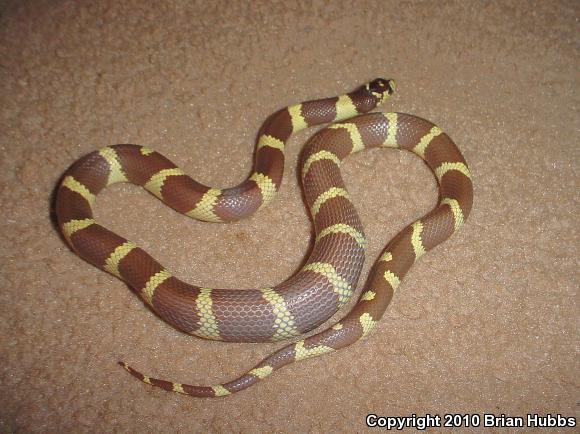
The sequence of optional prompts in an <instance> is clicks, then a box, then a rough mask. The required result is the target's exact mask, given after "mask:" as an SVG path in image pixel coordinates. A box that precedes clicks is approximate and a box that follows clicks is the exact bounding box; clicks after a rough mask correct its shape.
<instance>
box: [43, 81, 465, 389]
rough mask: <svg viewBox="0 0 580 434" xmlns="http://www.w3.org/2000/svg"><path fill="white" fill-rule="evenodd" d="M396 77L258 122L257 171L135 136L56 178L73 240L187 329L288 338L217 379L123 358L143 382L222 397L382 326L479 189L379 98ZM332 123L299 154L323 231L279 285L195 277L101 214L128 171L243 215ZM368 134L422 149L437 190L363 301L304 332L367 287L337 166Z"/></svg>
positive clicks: (357, 230)
mask: <svg viewBox="0 0 580 434" xmlns="http://www.w3.org/2000/svg"><path fill="white" fill-rule="evenodd" d="M394 91H395V81H394V80H391V79H383V78H377V79H375V80H372V81H369V82H367V83H366V84H364V85H362V86H359V87H358V88H356V89H355V90H353V91H351V92H349V93H346V94H343V95H340V96H336V97H331V98H323V99H317V100H310V101H306V102H302V103H300V104H295V105H291V106H287V107H285V108H283V109H281V110H278V111H276V112H275V113H273V114H272V115H271V116H269V117H268V118H267V120H266V121H265V122H264V124H263V125H262V127H261V128H260V130H259V132H258V135H257V140H256V145H255V154H254V164H253V169H252V171H251V174H250V175H249V176H248V177H247V179H245V180H244V181H243V182H241V183H240V184H239V185H237V186H234V187H230V188H224V189H220V188H214V187H208V186H205V185H203V184H201V183H199V182H197V181H195V180H194V179H193V178H191V177H190V176H189V175H187V174H186V173H185V172H184V171H183V170H182V169H180V168H179V167H177V166H176V165H175V164H174V163H172V162H171V161H170V160H169V159H167V158H165V157H164V156H163V155H161V154H160V153H158V152H156V151H154V150H152V149H150V148H147V147H145V146H140V145H134V144H120V145H112V146H107V147H104V148H102V149H100V150H96V151H93V152H91V153H89V154H88V155H85V156H83V157H81V158H80V159H78V160H77V161H76V162H74V163H73V164H72V165H71V166H70V167H69V168H68V169H67V171H66V172H65V173H64V174H63V175H62V177H61V178H60V181H59V184H58V186H57V189H56V199H55V203H54V210H55V214H56V219H57V222H58V227H59V229H60V231H61V233H62V235H63V237H64V239H65V240H66V242H67V243H68V245H69V246H70V248H71V249H72V251H73V252H75V253H76V254H77V255H79V256H80V257H81V258H83V259H84V260H85V261H87V262H88V263H90V264H92V265H94V266H96V267H98V268H100V269H102V270H104V271H106V272H108V273H110V274H112V275H114V276H116V277H118V278H119V279H121V280H122V281H124V282H125V283H126V284H127V285H128V286H129V287H131V288H132V289H133V290H134V291H135V292H136V293H137V294H138V295H139V297H140V298H141V299H142V300H143V302H144V303H145V304H146V305H148V306H149V307H150V309H151V310H153V311H154V312H155V313H156V314H157V315H158V316H159V317H160V318H161V319H162V320H164V321H166V322H167V323H169V324H171V325H172V326H174V327H175V328H177V329H179V330H181V331H183V332H185V333H188V334H191V335H195V336H197V337H200V338H205V339H210V340H219V341H228V342H265V341H280V340H290V343H288V344H287V345H286V346H284V347H282V348H281V349H279V350H277V351H275V352H274V353H273V354H271V355H270V356H268V357H266V358H264V359H263V360H262V361H261V362H260V363H258V364H257V365H255V366H254V367H253V368H252V369H250V370H247V371H246V372H245V373H244V374H243V375H241V376H239V377H238V378H236V379H234V380H232V381H229V382H225V383H222V384H216V385H212V386H200V385H190V384H184V383H177V382H172V381H166V380H162V379H157V378H153V377H151V376H149V375H144V374H143V373H141V372H139V371H137V370H136V369H134V368H133V367H131V366H129V365H128V364H127V363H125V362H119V364H120V365H121V366H122V367H124V368H125V369H126V370H127V371H128V372H129V373H130V374H132V375H133V376H134V377H136V378H138V379H139V380H141V381H142V382H144V383H147V384H149V385H152V386H157V387H160V388H162V389H165V390H168V391H173V392H177V393H181V394H185V395H190V396H195V397H223V396H227V395H231V394H233V393H235V392H238V391H240V390H243V389H246V388H247V387H249V386H251V385H254V384H256V383H257V382H259V381H261V380H263V379H264V378H266V377H268V376H270V375H271V374H272V373H273V372H274V371H276V370H278V369H280V368H282V367H283V366H286V365H288V364H290V363H292V362H295V361H300V360H304V359H308V358H312V357H317V356H321V355H323V354H326V353H330V352H334V351H336V350H339V349H341V348H343V347H346V346H348V345H351V344H353V343H354V342H356V341H358V340H359V339H361V338H363V337H365V336H367V335H368V334H369V332H370V331H371V330H372V329H373V328H375V327H376V325H377V322H378V321H379V320H380V318H381V317H382V316H383V314H384V312H385V310H386V308H387V306H388V305H389V303H390V302H391V299H392V298H393V295H394V293H395V291H396V290H397V289H398V287H399V285H400V283H401V280H402V279H403V277H404V276H405V274H406V273H407V272H408V270H409V269H410V267H411V266H412V265H413V264H414V263H415V262H416V261H417V260H418V259H419V258H420V257H421V256H422V255H423V254H424V253H426V252H427V251H429V250H431V249H433V248H434V247H435V246H437V245H438V244H440V243H441V242H443V241H444V240H446V239H447V238H449V237H450V236H451V235H452V234H453V233H455V232H456V231H457V230H458V229H459V227H460V226H461V225H462V224H463V223H464V222H465V220H466V218H467V217H468V215H469V213H470V211H471V208H472V202H473V186H472V180H471V174H470V171H469V168H468V166H467V163H466V161H465V159H464V158H463V156H462V154H461V152H460V151H459V150H458V148H457V146H456V145H455V143H454V142H453V141H452V140H451V139H450V137H449V136H448V135H447V134H445V133H444V132H443V131H442V130H441V129H440V128H439V127H437V126H436V125H434V124H433V123H431V122H429V121H427V120H425V119H422V118H420V117H417V116H414V115H411V114H405V113H395V112H389V113H383V112H371V110H373V109H374V108H375V107H377V106H378V105H380V104H382V103H384V102H385V101H386V100H387V99H388V98H389V97H390V96H391V95H392V94H393V92H394ZM322 124H329V125H328V126H326V127H325V128H323V129H321V130H320V131H318V132H317V133H316V134H314V135H313V136H312V137H311V138H310V139H309V140H308V141H307V142H306V144H305V146H304V148H303V149H302V151H301V153H300V157H299V165H300V169H301V176H300V178H301V182H302V188H303V193H304V199H305V202H306V205H307V207H308V209H309V211H310V215H311V219H312V223H313V226H314V234H315V239H314V243H313V245H312V248H311V250H310V252H309V254H308V258H307V260H306V262H305V263H304V265H303V266H302V267H301V268H300V269H299V270H298V271H297V272H296V273H295V274H293V275H292V276H290V277H289V278H288V279H286V280H285V281H283V282H282V283H280V284H278V285H276V286H272V287H266V288H254V289H243V290H241V289H234V288H226V289H220V288H207V287H204V286H197V285H193V284H189V283H186V282H184V281H182V280H180V279H178V278H177V277H175V276H174V275H172V274H171V273H170V272H169V271H168V270H167V269H166V268H165V267H164V266H163V265H161V264H160V263H159V262H157V261H156V260H155V259H154V258H152V257H151V256H150V255H149V254H148V253H147V252H146V251H145V250H143V249H141V248H140V247H138V246H137V245H136V244H135V243H133V242H132V241H129V240H127V239H125V238H123V237H121V236H120V235H117V234H116V233H114V232H112V231H110V230H108V229H107V228H106V227H104V226H102V225H100V224H99V223H97V222H96V221H95V219H94V216H93V210H94V208H95V204H96V196H97V195H98V194H99V192H101V191H102V190H103V189H104V188H106V187H107V186H109V185H112V184H116V183H122V182H129V183H133V184H135V185H138V186H142V187H143V188H144V189H145V190H147V191H148V192H150V193H152V194H153V195H154V196H156V197H157V198H159V199H160V200H162V201H163V202H164V203H165V204H166V205H168V206H169V207H171V208H173V209H174V210H176V211H178V212H180V213H183V214H185V215H187V216H189V217H192V218H194V219H197V220H201V221H206V222H217V223H222V222H232V221H236V220H239V219H242V218H244V217H247V216H249V215H251V214H252V213H254V212H255V211H257V210H258V209H260V208H261V207H263V206H265V205H267V204H268V203H269V202H271V201H272V199H273V198H274V196H275V195H276V193H277V191H278V190H279V188H280V185H281V182H282V176H283V172H284V147H285V144H286V142H287V141H288V139H289V138H290V136H291V135H292V134H294V133H296V132H298V131H301V130H303V129H305V128H307V127H312V126H315V125H322ZM369 148H394V149H401V150H407V151H410V152H412V153H413V154H415V155H417V156H419V157H420V158H421V159H422V160H423V161H424V162H425V163H426V164H427V166H428V167H429V168H430V169H431V171H432V172H433V174H434V175H435V178H436V180H437V184H438V187H439V198H438V202H437V205H436V206H435V207H434V208H433V209H432V210H431V211H430V212H429V213H428V214H426V215H425V216H423V217H421V218H420V219H418V220H416V221H414V222H413V223H411V224H409V225H407V226H406V227H405V228H404V229H402V230H401V231H400V232H399V233H398V234H397V235H396V236H395V237H394V238H393V239H392V240H391V241H390V242H389V243H387V245H386V246H385V248H384V249H383V250H382V252H381V253H380V255H379V256H378V258H377V260H376V261H375V263H374V264H373V266H372V268H371V271H370V273H369V277H368V279H367V281H366V284H365V285H364V287H363V289H362V291H361V293H360V296H359V298H358V301H357V302H356V303H355V304H354V307H353V308H352V309H351V310H350V311H349V312H348V313H347V314H346V315H345V316H344V317H343V318H342V319H340V320H338V321H337V322H336V323H335V324H334V325H332V326H330V327H328V328H326V329H324V330H322V331H321V332H318V333H316V334H313V335H309V336H307V333H308V332H309V331H311V330H313V329H315V328H316V327H318V326H320V325H322V324H323V323H324V322H325V321H327V320H328V319H329V318H330V317H331V316H332V315H333V314H335V313H336V312H337V311H338V310H339V309H340V308H341V307H342V306H344V305H345V304H347V303H348V302H349V300H351V298H352V296H353V294H354V293H355V289H356V287H357V283H358V280H359V277H360V274H361V270H362V267H363V263H364V260H365V250H366V246H367V239H366V236H365V233H364V230H363V226H362V223H361V221H360V218H359V216H358V214H357V211H356V209H355V207H354V205H353V203H352V201H351V197H350V196H349V193H348V191H347V189H346V186H345V184H344V181H343V179H342V177H341V172H340V166H341V163H342V161H343V160H344V159H345V158H346V157H348V156H349V155H351V154H354V153H357V152H359V151H362V150H364V149H369ZM288 229H291V228H288Z"/></svg>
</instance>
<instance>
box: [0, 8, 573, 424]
mask: <svg viewBox="0 0 580 434" xmlns="http://www.w3.org/2000/svg"><path fill="white" fill-rule="evenodd" d="M0 7H1V9H0V13H1V16H0V41H1V45H0V86H1V91H0V96H1V101H0V147H1V148H0V149H1V151H2V157H1V158H0V186H1V192H0V195H1V196H0V200H1V203H2V219H1V220H0V237H1V246H0V255H1V256H0V262H1V263H0V270H1V271H0V286H1V288H2V289H1V291H0V317H1V321H0V431H2V432H26V433H31V432H32V433H34V432H58V433H63V432H133V433H136V432H139V433H143V432H169V433H171V432H361V431H364V430H365V429H366V428H365V423H364V419H365V416H366V415H367V414H368V413H376V414H379V415H384V416H395V415H398V416H405V415H410V414H412V413H417V414H420V415H421V414H425V413H431V414H439V415H443V414H445V413H459V412H461V413H464V412H477V413H480V414H482V413H484V412H488V413H490V412H491V413H496V414H501V413H504V414H509V415H513V416H522V415H525V414H526V413H534V412H539V413H541V414H546V413H552V414H556V413H561V414H564V415H567V416H576V417H578V416H580V410H579V406H578V405H579V398H580V393H579V386H580V383H579V378H580V376H579V373H580V357H579V350H578V342H579V329H580V320H579V318H580V312H579V309H578V299H579V298H578V284H579V280H580V279H579V273H578V245H579V237H578V233H579V232H578V227H579V223H578V212H579V211H580V206H579V205H580V204H579V197H578V189H579V176H578V169H579V166H578V164H579V147H578V131H579V128H580V121H579V119H580V118H579V116H578V104H579V97H578V92H577V89H578V86H579V84H580V83H579V82H580V79H579V75H578V69H579V62H578V58H579V57H578V55H579V53H578V52H579V36H578V35H579V33H578V24H577V22H578V18H579V16H580V8H579V6H578V3H577V2H575V1H573V0H570V1H560V2H556V1H553V2H524V1H508V2H506V1H503V2H491V1H481V2H472V1H457V2H445V4H442V3H441V2H438V1H433V2H406V1H396V2H394V1H388V2H387V1H377V2H370V1H368V2H367V1H359V2H329V4H327V3H326V2H323V1H313V2H308V1H301V2H292V1H291V2H255V1H252V2H236V1H220V2H217V1H198V2H188V1H177V0H175V1H168V2H153V1H152V2H143V1H137V0H132V1H122V2H120V1H114V0H105V1H99V2H73V1H17V0H15V1H8V2H4V3H2V6H0ZM376 76H386V77H392V78H395V79H397V82H398V93H397V95H396V96H395V97H394V98H393V99H392V100H391V101H390V102H389V103H387V105H386V106H385V107H384V108H383V110H389V111H401V112H410V113H413V114H416V115H419V116H422V117H425V118H428V119H430V120H432V121H433V122H435V123H437V124H438V125H440V126H441V127H442V128H443V129H444V130H445V131H446V132H448V133H449V135H450V136H451V137H452V138H453V139H454V140H455V141H456V142H457V144H458V146H459V147H460V148H461V150H462V151H463V152H464V155H465V156H466V158H467V161H468V163H469V164H470V166H471V168H472V171H473V179H474V185H475V202H474V210H473V213H472V215H471V217H470V219H469V220H468V221H467V223H466V225H465V226H464V227H463V228H462V229H461V231H460V232H459V233H458V234H457V235H456V236H454V237H453V238H452V239H451V240H449V241H448V242H446V243H445V244H443V245H442V246H440V247H438V248H436V249H435V250H434V251H432V252H430V253H429V254H427V255H425V256H424V257H423V258H422V259H421V261H420V262H419V263H418V264H417V265H415V266H414V267H413V268H412V270H411V272H410V273H409V274H408V276H407V278H406V279H405V280H404V281H403V284H402V285H401V287H400V289H399V291H398V293H397V294H396V297H395V299H394V301H393V303H392V305H391V306H390V308H389V310H388V311H387V313H386V314H385V316H384V317H383V319H382V321H381V322H380V325H379V326H378V327H377V329H376V330H375V332H374V333H372V334H371V335H370V336H369V337H368V338H366V339H365V340H364V341H361V342H359V343H357V344H356V345H354V346H352V347H350V348H348V349H345V350H341V351H339V352H337V353H335V354H331V355H327V356H325V357H321V358H317V359H312V360H308V361H304V362H301V363H297V364H294V365H291V366H289V367H287V368H285V369H283V370H281V371H280V372H278V373H276V374H275V375H273V376H272V377H270V378H268V379H267V380H265V381H263V382H262V383H260V384H258V385H257V386H255V387H253V388H251V389H248V390H246V391H244V392H241V393H239V394H237V395H234V396H231V397H228V398H225V399H220V400H207V399H206V400H198V399H192V398H189V397H185V396H180V395H177V394H171V393H167V392H164V391H163V390H160V389H155V388H152V387H148V386H146V385H144V384H141V383H139V382H137V381H135V379H134V378H132V377H130V376H129V375H128V374H127V373H126V372H125V371H123V370H122V369H121V368H120V367H119V366H118V365H117V363H116V362H117V360H120V359H121V360H125V361H127V362H130V363H131V364H133V365H134V366H135V367H136V368H138V369H142V370H143V371H145V372H146V373H150V374H152V375H153V374H154V375H157V376H161V377H162V378H168V379H171V380H175V381H180V382H187V383H194V384H211V383H215V382H220V381H224V380H229V379H231V378H232V377H234V376H236V375H238V374H240V373H241V372H243V371H244V370H245V369H247V368H249V367H251V366H253V365H254V364H255V363H257V362H258V361H259V360H260V359H261V358H262V357H264V356H266V355H267V354H269V353H270V352H272V351H273V350H274V349H276V348H279V347H280V346H281V345H282V344H224V343H219V342H207V341H202V340H199V339H196V338H194V337H191V336H186V335H184V334H182V333H180V332H178V331H177V330H175V329H173V328H171V327H170V326H168V325H166V324H165V323H163V322H162V321H161V320H160V319H159V318H157V317H156V316H155V315H154V314H153V313H152V312H151V311H149V310H148V309H147V308H146V307H145V306H144V305H143V303H142V302H141V301H140V300H139V299H138V298H137V297H136V296H135V295H134V294H133V293H132V292H131V291H130V290H129V289H128V288H127V287H126V286H125V285H124V284H123V283H122V282H121V281H119V280H116V279H115V278H113V277H111V276H109V275H108V274H106V273H104V272H102V271H100V270H97V269H95V268H93V267H91V266H89V265H88V264H87V263H85V262H83V261H82V260H81V259H79V258H78V257H77V256H75V255H74V254H73V253H71V251H70V250H69V249H68V248H67V247H66V245H65V244H64V243H63V241H62V239H61V238H60V236H59V234H58V233H57V231H56V230H55V227H54V226H53V224H52V222H51V218H50V203H51V200H52V199H51V194H52V191H53V189H54V188H55V186H56V183H57V180H58V178H59V177H60V175H61V174H62V173H63V171H64V170H65V169H66V168H67V167H68V166H69V165H70V164H71V163H72V162H73V161H75V160H76V159H77V158H78V157H80V156H82V155H84V154H86V153H88V152H90V151H92V150H94V149H96V148H98V147H102V146H105V145H108V144H114V143H138V144H143V145H146V146H148V147H151V148H155V149H156V150H159V151H160V152H162V153H163V154H165V155H166V156H167V157H169V158H170V159H172V160H173V161H175V162H176V163H178V164H179V165H180V166H181V167H182V168H183V169H184V170H185V171H187V172H188V173H190V174H192V176H194V177H195V178H196V179H198V180H199V181H201V182H204V183H206V184H209V185H215V186H219V187H225V186H230V185H233V184H236V183H237V182H239V181H240V180H242V179H243V178H244V177H245V176H246V175H247V174H248V172H249V170H250V167H251V156H252V150H253V146H254V145H253V140H254V137H255V134H256V132H257V130H258V128H259V126H260V125H261V123H262V122H263V120H264V119H265V118H266V117H267V115H269V114H270V113H272V112H273V111H274V110H276V109H278V108H280V107H283V106H285V105H288V104H291V103H295V102H299V101H302V100H306V99H312V98H318V97H325V96H333V95H337V94H340V93H343V92H345V91H349V90H351V89H353V88H355V87H356V86H358V85H359V84H361V83H363V82H365V81H367V80H369V79H372V78H374V77H376ZM312 132H313V131H312V130H310V131H306V132H303V133H300V134H299V135H297V136H296V137H294V138H292V139H291V140H290V143H289V144H288V146H287V150H288V152H287V156H288V158H287V161H288V165H287V167H286V175H285V179H284V184H283V186H282V189H281V191H280V194H279V195H278V196H277V198H276V199H275V200H274V201H273V203H272V204H271V206H269V207H268V208H266V209H263V210H262V211H260V212H259V213H257V214H256V215H255V216H253V217H252V218H250V219H248V220H245V221H242V222H239V223H236V224H230V225H215V224H204V223H200V222H196V221H192V220H190V219H188V218H186V217H184V216H181V215H178V214H176V213H175V212H173V211H172V210H170V209H169V208H167V207H165V206H164V205H163V204H162V203H160V202H159V201H157V200H156V199H155V198H154V197H152V196H151V195H149V194H147V193H146V192H144V191H141V190H140V189H138V188H137V187H134V186H129V185H121V186H114V187H111V188H110V189H107V191H106V192H104V193H103V194H102V195H101V196H99V200H98V210H97V218H98V219H99V220H101V221H102V222H104V223H106V225H107V226H109V227H110V228H112V229H113V230H114V231H116V232H118V233H119V234H122V235H123V236H125V237H128V238H130V239H132V240H133V241H135V242H137V243H139V244H140V245H142V246H143V247H144V248H146V249H147V250H148V251H149V252H150V253H151V254H152V255H153V256H154V257H155V258H157V259H158V260H159V261H160V262H161V263H163V264H164V265H165V266H166V267H167V268H168V269H169V270H171V271H172V272H173V273H175V274H176V275H177V276H179V277H180V278H183V279H184V280H186V281H189V282H192V283H198V284H203V285H205V286H208V287H230V286H241V287H264V286H266V285H272V284H276V283H277V282H280V281H281V280H283V279H285V278H286V277H287V276H288V275H290V274H291V273H292V272H293V271H294V270H295V269H296V267H297V266H298V265H299V264H300V262H301V261H302V260H303V258H304V257H305V255H306V254H307V252H308V248H309V246H310V241H311V239H310V237H311V235H310V233H311V228H310V223H309V217H308V215H307V213H306V210H305V209H304V206H303V203H302V200H301V196H300V190H299V185H298V181H297V177H296V159H297V155H298V152H299V150H300V147H301V145H302V144H303V143H304V142H305V141H306V140H307V138H308V137H309V136H310V135H311V134H312ZM344 177H345V180H346V182H347V185H348V188H349V190H350V192H351V194H352V196H353V198H354V199H353V200H354V202H355V205H356V207H357V209H358V210H359V214H360V216H361V218H362V220H363V223H364V225H365V229H366V233H367V236H368V238H369V239H370V246H369V249H368V259H367V264H366V266H365V270H364V273H365V274H364V276H366V273H367V272H368V268H369V266H370V264H371V263H372V260H374V259H375V258H376V255H377V254H378V253H379V252H380V250H381V249H382V247H383V246H384V245H385V244H386V242H387V241H388V240H389V239H390V238H391V237H392V236H393V235H394V234H395V233H396V232H397V231H398V230H400V229H401V228H402V227H403V226H405V225H406V224H408V223H409V222H410V221H412V220H413V219H414V218H417V217H419V216H421V215H422V214H424V213H425V212H426V211H428V210H430V209H431V207H432V206H434V204H435V202H436V198H437V189H436V183H435V180H434V178H433V176H432V175H431V174H430V172H429V170H428V169H427V168H426V166H425V165H424V164H422V162H421V161H420V160H419V159H417V158H416V157H414V156H413V155H411V154H408V153H403V152H398V151H387V150H373V151H368V152H364V153H361V154H359V155H356V156H354V157H352V158H350V159H349V160H348V161H347V162H346V163H345V165H344ZM363 283H364V278H363V279H362V280H361V283H360V285H359V290H360V288H362V284H363ZM345 311H346V310H345ZM345 311H343V312H340V313H339V314H338V315H337V317H335V319H336V318H338V317H340V316H341V315H343V314H344V312H345ZM481 429H482V428H479V429H474V431H480V430H481ZM436 431H440V430H436ZM556 431H557V430H556ZM502 432H503V431H502ZM551 432H554V431H551Z"/></svg>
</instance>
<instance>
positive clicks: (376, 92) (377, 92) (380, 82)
mask: <svg viewBox="0 0 580 434" xmlns="http://www.w3.org/2000/svg"><path fill="white" fill-rule="evenodd" d="M365 87H366V88H367V90H368V91H369V92H370V93H371V94H372V95H373V96H374V97H375V98H376V99H377V101H378V102H377V105H378V104H382V103H384V102H385V101H386V100H387V99H388V98H389V96H391V95H392V94H393V92H394V91H395V88H396V87H395V80H392V79H389V80H386V79H384V78H376V79H374V80H373V81H371V82H370V83H368V84H367V85H366V86H365Z"/></svg>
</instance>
